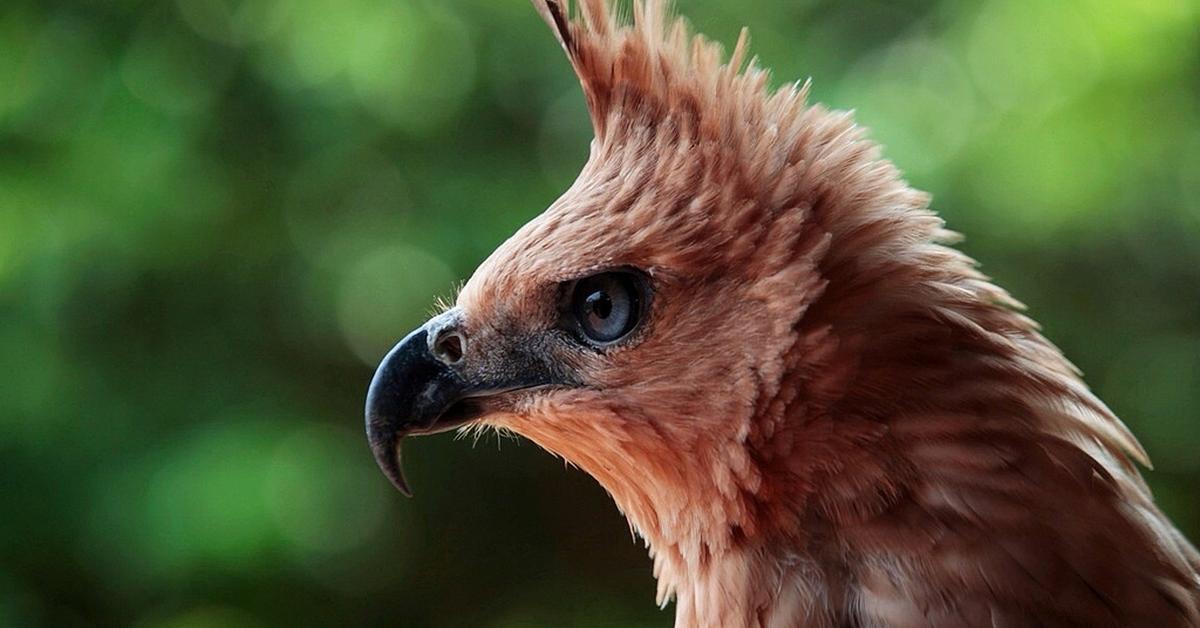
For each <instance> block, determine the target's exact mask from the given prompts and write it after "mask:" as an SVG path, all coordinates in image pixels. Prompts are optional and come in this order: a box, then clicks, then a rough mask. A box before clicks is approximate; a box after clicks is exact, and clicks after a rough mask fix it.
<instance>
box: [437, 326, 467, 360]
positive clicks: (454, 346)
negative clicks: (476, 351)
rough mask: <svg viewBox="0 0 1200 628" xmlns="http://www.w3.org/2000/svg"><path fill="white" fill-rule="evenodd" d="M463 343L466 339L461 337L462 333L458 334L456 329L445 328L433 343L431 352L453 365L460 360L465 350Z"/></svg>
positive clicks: (464, 343)
mask: <svg viewBox="0 0 1200 628" xmlns="http://www.w3.org/2000/svg"><path fill="white" fill-rule="evenodd" d="M465 345H466V339H465V338H463V337H462V334H459V333H458V332H457V331H453V330H446V331H444V332H442V333H441V334H440V335H439V337H438V339H437V340H436V341H435V342H434V343H433V354H434V355H435V356H437V359H439V360H441V361H442V362H445V363H446V364H448V365H450V366H454V365H455V364H458V363H459V362H462V359H463V353H465V352H466V346H465Z"/></svg>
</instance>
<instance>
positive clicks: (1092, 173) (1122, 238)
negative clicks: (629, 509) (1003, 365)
mask: <svg viewBox="0 0 1200 628" xmlns="http://www.w3.org/2000/svg"><path fill="white" fill-rule="evenodd" d="M679 4H680V5H681V8H682V10H683V12H685V13H686V14H688V15H690V16H691V17H692V20H693V22H694V23H695V24H696V25H697V26H698V27H699V28H700V29H702V30H704V31H706V32H708V33H709V34H710V35H711V36H713V37H714V38H716V39H718V40H720V41H723V42H726V43H729V42H732V41H733V40H734V39H735V38H736V34H737V31H738V29H739V28H740V27H741V26H742V25H743V24H745V25H748V26H750V27H751V32H752V34H753V37H754V50H755V51H756V52H757V53H758V54H759V55H760V56H761V58H762V60H763V62H764V64H765V65H767V66H768V67H772V68H774V70H775V76H776V77H778V79H779V80H792V79H796V78H802V77H806V76H811V77H813V80H814V88H813V94H814V96H815V98H816V99H817V100H820V101H823V102H826V103H828V104H831V105H833V106H836V107H840V108H850V107H853V108H856V109H857V111H858V117H859V120H860V121H861V122H862V123H864V124H866V125H867V126H870V127H871V128H872V129H874V137H876V138H877V139H879V140H880V141H881V142H883V143H884V144H885V145H886V151H887V154H888V155H890V156H891V157H892V158H893V159H894V160H895V161H896V162H897V163H898V164H899V165H900V167H901V168H903V169H904V171H905V172H906V174H907V176H908V177H909V178H910V180H911V181H912V182H913V183H914V184H915V185H916V186H918V187H920V188H923V189H926V190H929V191H931V192H933V193H934V197H935V203H934V204H935V206H936V208H937V209H938V210H940V211H941V212H942V213H943V215H945V216H946V218H947V220H948V221H949V223H950V225H951V226H952V227H954V228H956V229H958V230H961V231H963V232H964V233H965V234H966V235H967V240H966V242H965V244H964V245H963V247H964V248H965V249H966V250H967V251H968V252H969V253H971V254H972V255H973V256H975V257H976V258H978V259H980V260H981V261H982V262H983V264H984V269H985V271H986V272H988V273H989V274H991V275H993V276H994V277H996V279H997V281H998V282H999V283H1000V284H1001V285H1004V286H1006V287H1008V288H1009V289H1010V290H1012V292H1013V293H1014V294H1015V295H1016V296H1017V297H1018V298H1020V299H1022V300H1024V301H1025V302H1026V303H1028V304H1029V305H1030V307H1031V311H1032V314H1033V316H1034V317H1035V318H1037V319H1038V320H1040V321H1041V322H1042V323H1043V324H1044V325H1045V328H1046V330H1047V333H1048V335H1049V336H1050V337H1051V338H1052V339H1054V340H1055V341H1056V342H1058V343H1059V344H1060V345H1061V346H1062V347H1063V349H1064V350H1065V351H1066V353H1067V355H1068V356H1070V357H1071V358H1072V359H1073V360H1074V361H1075V362H1076V363H1077V364H1078V365H1079V366H1080V367H1081V368H1082V369H1083V370H1084V371H1085V372H1086V373H1087V375H1088V381H1089V382H1090V384H1091V385H1092V386H1093V387H1094V388H1096V389H1097V390H1098V391H1099V393H1100V396H1101V397H1103V398H1104V399H1105V400H1107V401H1108V403H1109V404H1110V405H1112V406H1113V408H1114V409H1115V410H1116V411H1117V412H1118V414H1120V415H1121V416H1122V417H1123V418H1124V419H1125V421H1127V422H1128V423H1129V425H1130V426H1131V427H1132V428H1133V430H1134V431H1135V432H1136V433H1137V434H1138V435H1139V436H1140V437H1141V439H1142V442H1143V443H1144V444H1145V446H1146V448H1147V449H1148V450H1149V451H1150V454H1151V456H1152V458H1153V459H1154V461H1155V463H1156V469H1155V471H1154V472H1152V473H1150V474H1149V480H1150V483H1151V485H1152V486H1153V487H1154V490H1155V492H1156V495H1157V496H1158V499H1159V500H1160V502H1161V503H1162V505H1163V508H1164V509H1166V510H1167V512H1168V513H1170V515H1171V516H1172V517H1173V518H1174V520H1175V521H1176V522H1178V524H1179V525H1180V526H1181V527H1182V528H1183V529H1184V530H1185V531H1186V532H1187V533H1188V534H1189V536H1191V538H1193V539H1197V538H1200V499H1198V498H1197V495H1198V494H1200V425H1198V422H1197V420H1196V419H1197V411H1196V408H1197V407H1200V43H1198V39H1200V6H1198V5H1197V3H1195V2H1194V1H1190V0H1060V1H1055V2H1047V1H1044V0H986V1H985V0H973V1H966V2H963V1H957V0H944V1H940V2H939V1H918V0H902V1H882V0H880V1H868V0H859V1H853V2H851V1H846V0H801V1H789V2H784V1H782V0H774V1H768V0H756V1H753V2H747V1H744V0H743V1H740V2H737V3H733V2H720V3H718V2H701V1H700V0H681V1H680V2H679ZM589 137H590V127H589V124H588V121H587V117H586V113H585V110H584V106H583V100H582V97H581V95H580V93H579V89H578V87H577V85H576V84H575V80H574V77H573V76H572V75H571V73H570V70H569V68H568V66H567V63H566V61H565V60H564V59H563V57H562V55H561V53H560V51H559V49H558V47H557V44H556V43H555V42H554V40H553V39H552V38H551V36H550V35H549V33H548V32H546V31H545V29H544V26H543V25H542V23H541V21H540V20H539V19H538V18H537V16H536V15H535V14H534V12H533V10H532V9H531V8H530V7H529V6H528V3H527V2H526V0H443V1H435V0H175V1H161V2H147V1H138V0H109V1H102V0H76V1H73V2H72V1H65V0H64V1H47V0H4V2H3V5H2V6H0V370H2V373H3V379H2V381H3V383H2V384H0V389H2V391H3V392H2V393H0V487H2V491H3V493H2V495H3V497H2V507H3V510H2V512H0V625H13V626H37V625H43V626H73V625H99V626H110V625H111V626H126V625H136V626H139V627H199V626H282V625H288V626H292V625H404V626H495V627H508V626H664V625H669V624H670V622H671V612H670V611H669V610H668V611H660V610H658V609H657V608H655V606H654V604H653V591H654V586H653V582H652V579H651V574H650V562H649V560H648V559H647V558H646V556H645V550H644V548H642V547H641V546H640V544H636V543H635V542H633V540H631V538H630V534H629V531H628V529H627V527H626V525H625V523H624V522H623V520H622V519H621V517H620V516H619V515H618V514H617V512H616V510H615V508H614V507H612V505H611V504H610V503H609V502H608V500H607V498H606V496H605V495H604V494H603V492H602V491H601V490H600V489H599V488H598V487H597V486H595V485H594V483H593V482H591V481H590V480H589V479H588V478H586V477H585V476H584V475H583V474H582V473H580V472H579V471H576V470H570V469H564V468H563V464H562V463H561V462H559V461H557V460H555V459H553V458H551V457H550V456H548V455H546V454H544V453H542V452H540V451H538V449H537V448H536V447H534V446H533V445H531V444H529V443H522V442H517V441H504V442H503V443H502V445H503V446H502V447H501V446H497V445H498V444H497V442H496V441H495V440H494V439H490V440H489V439H485V440H483V441H481V442H480V443H478V444H477V446H475V447H472V446H471V443H470V442H469V441H464V440H455V439H454V438H453V437H452V436H449V435H447V436H442V437H438V438H431V439H424V440H421V441H418V442H414V443H411V444H410V446H409V447H408V448H407V454H408V456H407V466H408V468H409V474H410V479H411V480H412V482H413V484H414V486H415V489H416V493H417V496H416V498H415V499H413V500H404V499H402V498H401V497H400V496H399V495H398V494H397V493H396V492H395V491H394V490H392V489H391V487H390V486H389V485H388V484H387V483H386V481H385V480H384V479H383V476H382V475H381V474H380V473H378V472H377V470H376V469H375V466H374V463H373V462H372V460H371V458H370V455H369V454H368V451H367V448H366V445H365V439H364V437H363V434H362V425H361V424H362V419H361V408H362V401H363V395H364V391H365V389H366V386H367V383H368V381H369V378H370V376H371V373H372V371H373V368H374V365H375V364H376V362H377V360H378V359H379V358H380V357H381V355H382V354H383V353H384V352H385V350H386V349H387V348H388V347H389V346H390V345H391V344H392V343H393V342H394V341H395V340H396V339H397V338H398V337H399V336H401V335H403V334H404V333H405V332H406V331H407V330H408V329H409V328H411V327H412V326H414V325H416V324H417V323H419V322H421V321H422V320H424V318H425V317H426V316H427V315H428V314H429V313H430V311H431V304H432V302H433V300H434V298H435V297H436V296H439V295H441V296H448V295H450V294H452V291H453V286H454V285H455V284H456V283H457V282H459V281H461V280H463V279H465V278H466V277H468V276H469V275H470V273H471V271H472V269H473V268H474V267H475V266H476V265H477V264H478V263H479V262H480V261H481V260H482V259H483V258H484V257H485V256H486V255H487V254H488V253H489V252H490V251H491V250H492V249H493V248H494V247H495V246H496V245H497V244H499V243H500V242H501V241H502V240H503V239H504V238H505V237H506V236H507V235H508V234H509V233H511V232H512V231H513V230H514V229H516V228H517V227H518V226H519V225H520V224H522V223H523V222H525V221H526V220H528V219H529V218H531V217H532V216H534V215H535V214H536V213H538V212H539V211H540V210H541V209H542V208H544V207H545V206H546V205H547V204H549V203H550V202H551V201H552V200H553V199H554V198H555V196H556V194H557V193H558V192H559V191H561V190H563V189H565V187H566V186H567V185H568V184H569V183H570V181H571V180H572V178H573V176H574V174H575V173H576V172H577V169H578V167H579V166H580V165H581V164H582V162H583V161H584V159H585V157H586V154H587V141H588V139H589Z"/></svg>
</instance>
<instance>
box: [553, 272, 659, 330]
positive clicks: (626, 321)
mask: <svg viewBox="0 0 1200 628" xmlns="http://www.w3.org/2000/svg"><path fill="white" fill-rule="evenodd" d="M643 290H644V284H643V282H642V281H641V280H640V278H639V277H637V276H636V275H634V274H633V273H630V272H624V271H612V272H604V273H600V274H597V275H592V276H591V277H585V278H583V279H580V280H578V281H576V282H575V285H574V288H573V289H572V290H571V305H570V307H571V310H570V312H571V315H572V317H573V318H574V319H575V324H576V325H577V326H578V328H579V331H580V332H582V334H583V335H584V337H585V338H586V339H587V340H588V341H590V342H591V343H592V344H596V345H602V346H603V345H609V344H612V343H614V342H616V341H618V340H620V339H622V338H624V337H626V336H628V335H629V333H630V332H632V331H633V330H634V329H635V328H636V327H637V325H638V323H639V322H640V321H641V317H642V306H643V304H644V303H645V302H646V299H645V295H644V294H643Z"/></svg>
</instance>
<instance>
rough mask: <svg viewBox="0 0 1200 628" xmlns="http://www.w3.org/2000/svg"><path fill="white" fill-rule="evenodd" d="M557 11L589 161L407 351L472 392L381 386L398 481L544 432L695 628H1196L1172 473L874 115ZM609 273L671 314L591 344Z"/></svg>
mask: <svg viewBox="0 0 1200 628" xmlns="http://www.w3.org/2000/svg"><path fill="white" fill-rule="evenodd" d="M534 4H535V6H536V7H537V8H538V10H539V12H540V13H541V14H542V15H543V17H544V18H545V19H546V21H547V23H548V24H549V25H550V26H551V28H552V30H553V32H554V33H555V34H556V36H557V37H558V38H559V40H560V42H561V43H562V45H563V47H564V48H565V50H566V52H567V55H568V57H569V59H570V62H571V64H572V65H573V66H574V69H575V71H576V73H577V74H578V76H579V79H580V81H581V83H582V85H583V91H584V95H585V97H586V99H587V103H588V106H589V109H590V112H591V116H592V121H593V125H594V128H595V132H596V139H595V141H594V142H593V144H592V149H591V156H590V159H589V161H588V163H587V165H586V166H585V167H584V169H583V172H582V173H581V174H580V176H579V179H578V180H577V181H576V182H575V184H574V185H573V186H572V187H571V188H570V189H569V190H568V191H567V192H566V193H565V194H564V195H563V196H562V197H561V198H560V199H559V200H558V201H557V202H555V203H554V204H553V205H552V206H551V207H550V208H549V209H548V210H546V212H545V213H543V214H542V215H541V216H539V217H537V218H536V219H535V220H533V221H532V222H530V223H529V224H528V225H526V226H525V227H524V228H522V229H521V230H520V231H519V232H517V233H516V234H515V235H514V236H513V237H512V238H511V239H510V240H509V241H508V242H506V243H504V245H503V246H501V247H500V248H499V249H498V250H497V251H496V252H495V253H494V254H493V255H492V256H491V257H490V258H489V259H488V260H487V261H486V262H485V263H484V264H483V265H482V266H481V267H480V268H479V270H478V271H477V272H476V273H475V275H474V276H473V277H472V278H471V280H470V281H469V282H468V283H467V284H466V286H465V287H464V289H463V290H462V292H461V294H460V295H459V298H458V302H457V307H456V308H455V309H453V310H451V312H449V313H447V314H446V315H443V316H442V317H439V318H437V319H434V321H431V323H430V324H429V325H426V326H425V327H423V328H422V329H421V330H418V332H415V334H414V336H412V337H410V338H416V339H417V340H419V341H420V343H419V344H420V345H421V351H424V350H425V349H424V347H425V346H426V344H428V347H430V348H431V351H432V352H433V354H435V355H436V356H437V357H438V359H439V360H441V362H439V364H442V363H444V364H447V365H449V366H448V367H445V368H449V369H451V371H447V372H448V373H452V374H453V375H446V377H447V378H451V379H453V378H459V379H457V380H455V381H463V382H468V383H471V386H474V388H470V389H469V390H467V392H461V391H459V392H454V393H453V394H451V393H447V394H446V395H444V397H445V399H444V400H443V401H439V402H438V404H437V405H436V408H435V409H433V410H428V409H421V408H424V406H420V407H419V409H418V410H413V409H412V408H414V407H418V406H419V405H420V403H422V402H411V403H410V402H409V401H405V402H404V403H409V405H405V406H403V409H402V410H396V409H395V407H393V406H387V407H384V405H383V404H385V402H387V403H391V401H389V399H390V398H391V397H390V396H389V395H391V396H395V395H392V393H391V392H390V391H392V390H393V389H392V388H389V386H400V387H401V388H404V387H407V388H405V390H410V389H411V390H416V387H415V386H416V385H415V384H413V383H412V382H414V381H418V380H419V381H420V382H421V385H422V386H425V382H426V381H427V380H428V381H433V380H429V379H428V378H426V379H421V377H424V376H416V375H413V374H412V373H414V372H416V371H414V370H413V369H412V368H409V367H408V366H403V368H401V367H396V366H395V365H394V364H390V362H395V361H396V360H395V359H393V358H392V357H391V356H389V361H388V362H385V365H383V366H381V367H380V374H378V375H377V376H376V382H375V383H373V385H372V398H371V400H370V401H369V406H368V429H369V431H370V432H371V438H372V444H373V447H374V448H375V451H376V455H377V456H378V457H379V458H380V461H381V464H382V465H383V466H384V468H385V470H386V471H388V473H389V474H390V475H392V476H393V477H394V478H395V479H396V480H397V481H401V480H400V479H399V475H398V474H399V469H398V462H397V461H396V454H395V452H394V446H395V441H396V438H398V437H399V436H402V435H404V434H408V433H422V432H431V431H437V430H439V429H442V428H448V427H456V426H459V425H462V424H463V423H464V422H467V421H474V422H475V423H476V424H479V425H488V426H494V427H499V428H505V429H508V430H511V431H514V432H516V433H519V434H521V435H523V436H525V437H528V438H529V439H531V440H533V441H535V442H537V443H538V444H539V445H541V446H542V447H544V448H546V449H548V450H550V451H552V452H554V453H556V454H558V455H560V456H562V457H564V458H566V459H567V460H569V461H571V462H572V463H574V464H576V465H578V466H579V467H581V468H582V469H584V470H585V471H586V472H588V473H589V474H591V475H592V476H593V477H595V478H596V480H598V481H599V482H600V483H601V484H602V485H603V486H604V487H605V488H606V489H607V490H608V491H609V492H610V493H611V494H612V497H613V499H614V500H615V502H616V504H617V506H618V507H619V508H620V509H621V510H622V512H624V513H625V515H626V516H627V517H628V519H629V521H630V524H631V525H632V526H633V528H634V529H635V530H636V531H637V532H638V534H640V535H641V536H642V537H644V538H645V539H646V541H647V543H648V544H649V546H650V548H651V554H652V556H653V558H654V565H655V575H656V576H657V578H658V586H659V589H658V591H659V600H660V602H662V603H666V602H667V601H668V600H670V599H674V600H675V603H676V622H677V625H681V626H697V625H703V626H914V627H915V626H1164V627H1165V626H1200V576H1198V572H1200V556H1198V555H1197V552H1196V550H1195V549H1194V548H1193V547H1192V546H1191V545H1189V543H1188V542H1187V541H1186V540H1185V539H1184V538H1183V537H1182V535H1181V534H1180V533H1179V532H1178V531H1177V530H1176V529H1175V528H1174V527H1173V526H1172V525H1171V523H1170V522H1169V521H1168V520H1167V519H1166V518H1165V517H1164V516H1163V514H1162V513H1161V512H1160V511H1159V510H1158V508H1157V507H1156V506H1155V505H1154V503H1153V500H1152V498H1151V496H1150V493H1149V490H1148V489H1147V487H1146V485H1145V483H1144V482H1143V480H1142V478H1141V476H1140V475H1139V472H1138V469H1137V467H1136V466H1135V462H1140V463H1143V464H1146V463H1147V458H1146V454H1145V452H1144V451H1143V450H1142V449H1141V447H1140V446H1139V445H1138V443H1137V441H1136V440H1135V439H1134V437H1133V436H1132V435H1131V434H1130V433H1129V431H1128V430H1127V429H1126V428H1125V426H1124V425H1123V424H1122V423H1121V421H1120V420H1119V419H1118V418H1117V417H1115V416H1114V415H1113V414H1112V413H1111V412H1110V411H1109V409H1108V408H1107V407H1105V405H1104V404H1103V403H1102V402H1101V401H1100V400H1099V399H1097V398H1096V397H1095V396H1094V395H1093V394H1092V393H1091V392H1090V391H1089V390H1088V389H1087V388H1086V386H1085V385H1084V384H1083V382H1082V381H1081V379H1080V377H1079V374H1078V373H1077V371H1076V370H1075V369H1074V367H1073V366H1072V365H1071V364H1070V363H1069V362H1068V361H1067V360H1066V359H1065V358H1064V357H1063V356H1062V355H1061V354H1060V353H1059V351H1058V350H1057V349H1056V348H1055V347H1054V346H1053V345H1052V344H1051V343H1050V342H1049V341H1047V340H1046V339H1045V338H1043V337H1042V336H1041V334H1040V333H1038V331H1037V325H1036V324H1035V323H1034V322H1033V321H1032V320H1030V319H1029V318H1027V317H1026V316H1024V315H1023V314H1021V313H1020V309H1021V308H1020V305H1019V304H1018V303H1016V302H1015V301H1014V300H1013V299H1011V298H1010V297H1009V296H1008V295H1007V293H1005V292H1004V291H1003V290H1002V289H1000V288H998V287H996V286H995V285H993V284H992V283H990V282H989V281H988V280H987V278H985V277H984V276H982V275H981V274H980V273H979V272H977V271H976V270H975V265H974V263H973V262H972V260H970V259H969V258H967V257H966V256H964V255H963V254H962V253H960V252H958V251H956V250H954V249H953V248H950V247H949V246H948V243H950V242H952V241H953V239H954V234H953V233H951V232H949V231H946V230H944V229H943V227H942V222H941V220H939V219H938V218H937V217H936V216H935V215H934V214H933V213H932V212H931V211H930V210H929V209H928V200H929V199H928V196H927V195H926V194H924V193H922V192H919V191H916V190H913V189H911V188H910V187H908V186H907V185H906V184H905V182H904V181H902V180H901V178H900V176H899V174H898V172H897V170H896V169H895V168H894V167H893V166H892V165H891V164H890V163H889V162H887V161H884V160H883V159H881V158H880V156H879V151H878V148H877V146H876V145H875V144H873V143H871V142H870V141H868V140H866V139H864V137H863V135H862V132H861V130H860V129H859V128H858V127H856V126H855V125H854V123H853V121H852V120H851V118H850V116H849V114H845V113H839V112H832V111H829V110H827V109H825V108H822V107H820V106H817V105H809V104H807V103H806V92H807V89H806V86H787V87H784V88H782V89H779V90H778V91H774V92H771V91H769V90H768V89H767V87H766V84H767V74H766V72H765V71H763V70H761V69H759V68H758V67H756V65H755V64H754V62H753V61H750V62H749V63H748V65H747V64H746V61H745V55H746V37H745V35H744V34H743V36H742V37H741V38H740V39H739V41H738V43H737V46H736V47H735V49H734V51H733V53H732V57H731V59H730V60H729V61H723V60H722V55H721V52H720V50H719V48H718V47H717V46H716V45H714V44H712V43H709V42H707V41H706V40H704V39H703V38H701V37H699V36H693V35H692V34H690V33H689V31H688V29H687V27H686V26H685V25H684V23H683V22H682V21H680V20H676V19H673V18H671V17H669V16H668V15H667V11H666V9H665V7H664V3H662V2H658V1H647V2H639V3H635V5H634V9H633V16H632V23H623V22H622V21H621V20H620V19H618V18H617V17H616V16H615V15H614V14H613V11H612V10H611V9H610V7H609V6H608V5H607V4H606V3H605V2H604V0H584V1H583V2H582V4H581V6H579V7H577V10H578V13H579V15H577V16H572V15H571V8H570V7H569V6H568V5H567V4H566V2H565V1H564V0H534ZM744 65H746V66H747V67H743V66H744ZM611 269H629V270H630V272H634V273H636V274H637V275H638V276H640V277H643V278H644V281H645V284H646V286H647V287H646V291H647V292H646V293H645V295H644V298H645V300H646V301H647V302H648V303H646V304H645V306H644V307H645V312H644V314H643V315H642V317H641V319H640V320H639V322H638V324H637V326H636V327H635V328H634V329H633V331H631V332H629V334H628V335H627V336H626V337H624V338H622V339H621V340H620V341H618V342H615V343H613V344H611V345H606V346H600V347H596V346H587V343H585V342H579V341H577V339H573V338H572V337H571V334H570V333H569V330H570V329H573V327H571V324H566V323H564V322H563V321H564V320H566V319H570V318H571V310H570V307H569V306H564V299H568V298H570V289H571V288H570V286H573V285H577V284H575V283H574V282H575V281H576V280H578V279H580V278H582V277H586V276H589V275H593V274H595V273H598V272H601V271H605V270H611ZM572 324H574V323H572ZM447 330H449V331H447ZM564 330H568V331H564ZM446 338H451V340H445V339H446ZM406 343H408V340H406V342H405V343H401V345H400V346H398V347H397V350H396V351H395V352H394V353H395V354H396V355H400V354H401V353H403V351H402V349H403V348H404V347H405V345H406ZM497 355H500V356H503V357H500V358H497V357H495V356H497ZM447 356H448V357H447ZM489 356H491V357H489ZM514 356H515V357H514ZM406 359H407V358H406ZM405 364H407V362H406V363H405ZM498 364H516V365H518V366H515V367H512V368H511V369H509V370H505V367H503V366H497V365H498ZM423 368H424V367H423ZM439 368H442V367H440V366H439ZM397 369H400V370H397ZM404 369H408V370H404ZM454 369H457V370H454ZM533 372H537V373H540V375H538V376H536V377H535V376H530V375H521V373H533ZM497 373H499V374H497ZM439 377H440V376H439ZM414 378H416V379H414ZM476 380H478V381H480V382H486V385H485V384H483V383H476ZM397 381H399V382H401V383H400V384H396V383H395V382H397ZM438 381H441V380H438ZM446 381H449V380H448V379H447V380H446ZM439 385H440V384H439ZM431 386H432V384H431ZM421 390H425V391H427V390H430V389H427V388H421ZM438 390H440V389H438ZM455 390H456V391H457V390H458V389H455ZM406 394H407V393H406ZM413 394H416V393H413ZM422 394H426V393H422ZM439 394H440V393H439ZM426 396H429V395H428V394H426ZM399 397H404V395H399ZM381 399H382V400H384V401H381ZM404 399H408V397H404ZM439 399H441V397H439ZM397 403H399V402H397ZM412 403H417V404H418V406H413V405H412ZM396 407H399V406H396ZM447 417H452V418H447Z"/></svg>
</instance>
